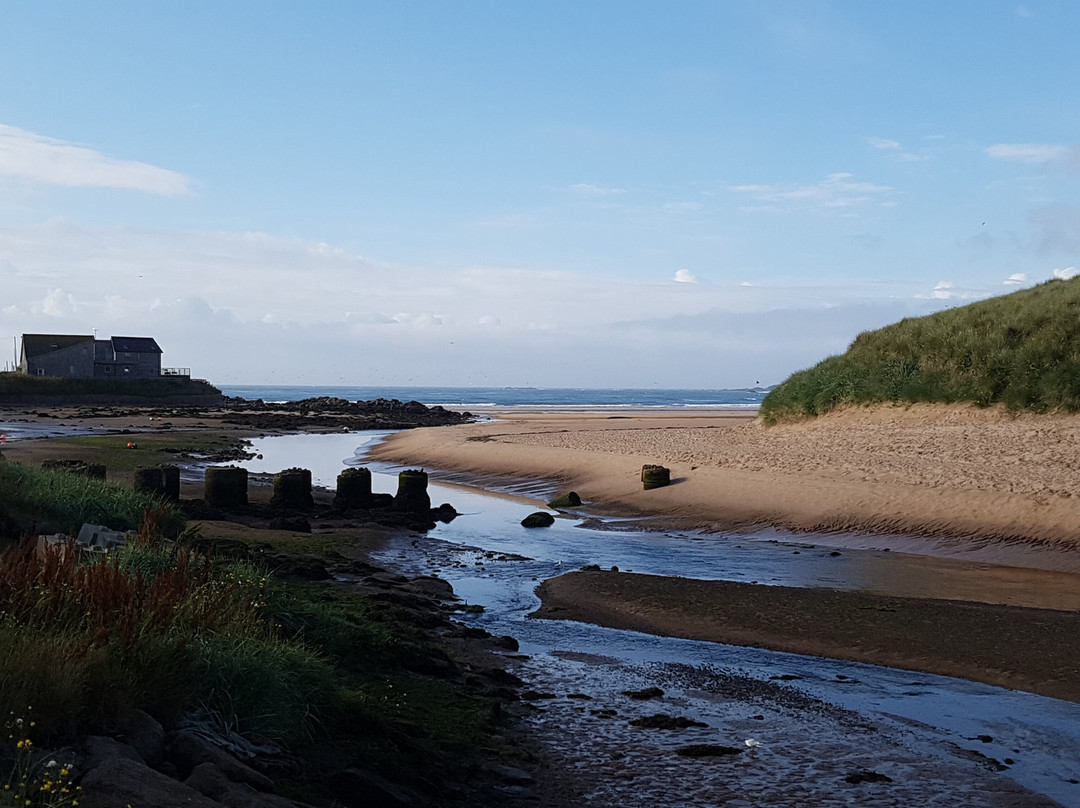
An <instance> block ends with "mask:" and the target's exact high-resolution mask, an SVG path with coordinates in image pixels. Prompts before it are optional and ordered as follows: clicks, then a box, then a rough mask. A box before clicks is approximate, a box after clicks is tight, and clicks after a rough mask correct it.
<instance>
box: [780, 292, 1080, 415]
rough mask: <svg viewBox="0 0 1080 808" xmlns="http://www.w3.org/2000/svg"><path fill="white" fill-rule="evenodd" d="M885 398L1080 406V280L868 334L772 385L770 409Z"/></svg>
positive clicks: (800, 410) (1039, 408) (794, 410)
mask: <svg viewBox="0 0 1080 808" xmlns="http://www.w3.org/2000/svg"><path fill="white" fill-rule="evenodd" d="M881 402H896V403H919V402H928V403H958V402H971V403H973V404H976V405H979V406H991V405H995V404H999V405H1003V406H1005V407H1008V408H1009V409H1014V410H1029V411H1034V412H1048V411H1052V410H1057V411H1065V412H1076V411H1078V410H1080V278H1076V279H1073V280H1068V281H1063V280H1054V281H1049V282H1047V283H1044V284H1041V285H1039V286H1036V287H1034V288H1031V289H1024V290H1021V291H1018V292H1013V293H1012V294H1008V295H1003V296H1001V297H995V298H991V299H989V300H982V301H979V302H977V303H972V304H970V305H967V306H962V307H958V308H954V309H949V310H948V311H942V312H938V313H937V314H931V315H928V316H926V317H910V318H907V319H905V320H901V321H900V322H898V323H894V324H893V325H889V326H886V327H885V328H881V329H878V330H876V331H866V332H863V333H862V334H860V335H859V336H858V337H856V338H855V341H854V342H853V343H852V344H851V347H850V348H848V350H847V352H846V353H844V354H842V355H840V356H831V357H829V358H828V359H825V360H824V361H822V362H820V363H818V364H817V365H815V366H814V367H812V368H808V369H806V370H801V371H799V372H798V373H795V374H793V375H792V376H791V377H790V378H788V379H787V380H786V381H785V382H784V383H783V384H781V385H780V386H779V387H777V388H776V389H774V390H773V391H772V392H771V393H769V395H768V396H767V397H766V398H765V401H764V402H763V404H762V407H761V415H762V418H763V419H764V420H765V421H766V422H767V423H775V422H778V421H788V420H793V419H798V418H805V417H812V416H816V415H822V414H824V413H826V412H829V411H830V410H833V409H835V408H837V407H840V406H845V405H853V404H875V403H881Z"/></svg>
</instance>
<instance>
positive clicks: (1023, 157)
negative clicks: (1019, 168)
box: [986, 143, 1072, 163]
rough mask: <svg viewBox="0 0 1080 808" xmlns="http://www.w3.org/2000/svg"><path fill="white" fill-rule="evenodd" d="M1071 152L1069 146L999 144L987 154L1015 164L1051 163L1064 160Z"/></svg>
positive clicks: (988, 149) (989, 148)
mask: <svg viewBox="0 0 1080 808" xmlns="http://www.w3.org/2000/svg"><path fill="white" fill-rule="evenodd" d="M1071 152H1072V150H1071V149H1070V148H1069V147H1068V146H1054V145H1047V144H1042V143H998V144H995V145H993V146H989V147H987V149H986V153H987V154H988V155H989V156H990V157H993V158H994V159H995V160H1009V161H1011V162H1014V163H1049V162H1051V161H1054V160H1063V159H1065V158H1066V157H1068V156H1069V154H1070V153H1071Z"/></svg>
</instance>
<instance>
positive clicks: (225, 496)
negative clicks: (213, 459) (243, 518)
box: [203, 466, 248, 510]
mask: <svg viewBox="0 0 1080 808" xmlns="http://www.w3.org/2000/svg"><path fill="white" fill-rule="evenodd" d="M247 483H248V473H247V469H242V468H237V467H236V466H210V468H208V469H207V470H206V480H205V481H204V482H203V501H204V502H205V503H206V504H207V506H208V507H210V508H222V509H224V510H228V509H230V508H242V507H244V506H246V505H247V504H248V495H247Z"/></svg>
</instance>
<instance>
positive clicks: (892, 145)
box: [866, 137, 902, 150]
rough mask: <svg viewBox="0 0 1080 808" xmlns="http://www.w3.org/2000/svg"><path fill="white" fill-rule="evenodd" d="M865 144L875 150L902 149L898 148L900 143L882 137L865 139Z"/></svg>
mask: <svg viewBox="0 0 1080 808" xmlns="http://www.w3.org/2000/svg"><path fill="white" fill-rule="evenodd" d="M866 142H867V143H869V144H870V145H871V146H873V147H874V148H875V149H883V150H899V149H900V148H902V147H901V146H900V141H898V140H890V139H889V138H884V137H869V138H867V139H866Z"/></svg>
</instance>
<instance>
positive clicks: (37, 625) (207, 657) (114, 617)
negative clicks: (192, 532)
mask: <svg viewBox="0 0 1080 808" xmlns="http://www.w3.org/2000/svg"><path fill="white" fill-rule="evenodd" d="M130 553H131V557H130V558H129V557H128V553H127V552H122V553H120V554H118V555H117V556H115V557H112V558H107V559H103V560H99V561H93V562H89V563H80V562H79V561H77V560H76V552H75V548H74V545H67V546H53V547H49V548H39V547H38V546H37V543H36V542H33V541H25V542H23V543H22V544H21V545H19V546H18V547H17V548H12V549H9V550H8V551H6V552H5V553H4V554H3V555H0V713H3V712H4V711H11V710H19V709H24V708H25V707H26V705H28V704H29V705H33V707H34V710H35V715H36V717H37V721H38V724H39V726H40V727H41V731H42V732H43V733H49V734H52V735H54V736H57V737H61V736H64V735H67V734H70V733H72V732H74V731H76V730H78V729H80V728H86V727H100V726H102V725H105V726H108V725H109V724H110V723H114V722H116V721H117V720H118V718H119V716H121V715H122V714H123V712H124V711H125V710H128V709H130V708H131V707H139V708H141V709H144V710H146V711H147V712H149V713H151V714H152V715H155V716H157V717H159V718H161V719H162V720H165V721H171V720H173V719H174V718H175V717H176V716H177V715H178V714H179V713H180V712H182V711H185V710H191V709H195V708H200V709H204V710H207V711H209V712H211V713H212V714H215V715H219V716H222V717H223V720H225V721H227V722H228V723H229V725H230V726H232V727H234V728H236V729H239V730H241V731H243V732H245V733H247V734H248V735H249V736H250V737H253V738H256V739H260V740H271V741H295V740H298V739H302V738H304V737H307V735H308V734H310V732H311V731H312V727H313V722H314V721H315V720H316V718H317V716H318V715H319V714H320V713H321V712H323V711H324V710H325V709H326V705H327V704H328V703H329V701H330V700H331V698H332V696H333V687H332V685H333V670H332V667H331V666H330V665H329V663H327V662H326V661H325V660H324V659H323V658H322V657H321V656H320V655H318V654H317V653H315V652H314V651H312V650H311V649H310V648H309V647H308V646H306V645H304V644H303V643H301V642H299V641H298V640H296V639H292V638H288V637H283V636H281V634H280V632H278V631H277V630H276V624H275V622H274V620H273V618H272V616H271V615H270V614H269V613H268V612H267V610H266V604H265V601H264V600H263V598H262V589H263V587H264V585H265V578H264V577H261V576H260V577H258V578H252V577H249V576H238V575H236V574H235V573H230V572H229V571H228V570H227V569H222V568H219V567H218V566H216V565H214V564H213V563H212V562H211V561H210V560H209V559H207V558H206V557H205V556H203V555H200V554H198V553H196V552H194V551H191V550H188V549H185V548H183V547H173V548H164V547H162V548H157V549H155V548H152V547H149V546H146V545H143V546H137V547H136V548H134V549H133V550H132V551H130ZM155 555H156V556H157V558H156V559H154V558H152V557H153V556H155Z"/></svg>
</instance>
